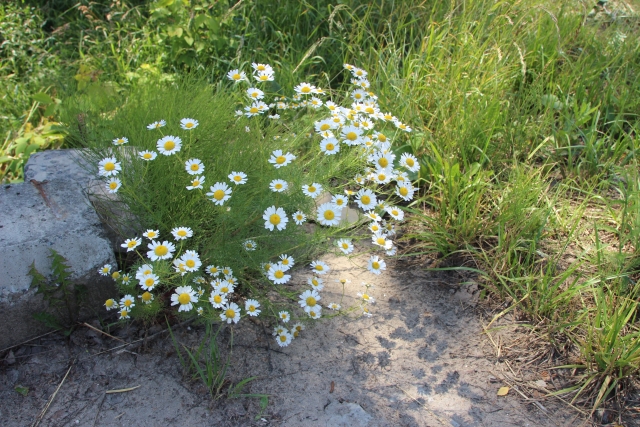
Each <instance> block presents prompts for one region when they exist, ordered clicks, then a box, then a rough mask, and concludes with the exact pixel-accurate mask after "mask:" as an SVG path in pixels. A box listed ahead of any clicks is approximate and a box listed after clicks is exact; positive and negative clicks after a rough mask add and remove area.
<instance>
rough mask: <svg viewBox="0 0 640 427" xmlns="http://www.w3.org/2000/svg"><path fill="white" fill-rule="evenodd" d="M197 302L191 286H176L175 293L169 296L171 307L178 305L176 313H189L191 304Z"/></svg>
mask: <svg viewBox="0 0 640 427" xmlns="http://www.w3.org/2000/svg"><path fill="white" fill-rule="evenodd" d="M195 302H198V297H197V296H196V292H195V291H194V290H193V288H192V287H191V286H178V287H177V288H176V291H175V293H173V294H171V305H172V306H174V305H178V304H180V307H178V311H179V312H180V311H190V310H191V309H192V308H193V303H195Z"/></svg>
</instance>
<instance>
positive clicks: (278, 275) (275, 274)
mask: <svg viewBox="0 0 640 427" xmlns="http://www.w3.org/2000/svg"><path fill="white" fill-rule="evenodd" d="M273 275H274V277H275V278H276V279H282V278H283V277H284V272H283V271H282V270H278V271H276V272H275V273H273Z"/></svg>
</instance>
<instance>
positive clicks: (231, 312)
mask: <svg viewBox="0 0 640 427" xmlns="http://www.w3.org/2000/svg"><path fill="white" fill-rule="evenodd" d="M224 315H225V316H227V319H233V318H234V317H236V312H235V310H234V309H232V308H228V309H227V310H226V311H225V312H224Z"/></svg>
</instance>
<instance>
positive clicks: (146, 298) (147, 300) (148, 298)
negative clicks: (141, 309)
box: [140, 291, 154, 304]
mask: <svg viewBox="0 0 640 427" xmlns="http://www.w3.org/2000/svg"><path fill="white" fill-rule="evenodd" d="M140 299H141V300H142V303H143V304H151V303H152V302H153V299H154V298H153V294H152V293H151V292H149V291H145V292H143V293H142V295H140Z"/></svg>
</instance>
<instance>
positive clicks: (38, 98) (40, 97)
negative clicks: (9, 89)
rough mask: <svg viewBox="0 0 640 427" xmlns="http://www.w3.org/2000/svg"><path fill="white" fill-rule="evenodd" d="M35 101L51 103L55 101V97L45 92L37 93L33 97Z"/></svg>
mask: <svg viewBox="0 0 640 427" xmlns="http://www.w3.org/2000/svg"><path fill="white" fill-rule="evenodd" d="M31 98H32V99H33V100H34V101H36V102H39V103H41V104H51V103H52V102H53V98H51V97H50V96H49V95H47V94H46V93H44V92H40V93H36V94H35V95H33V96H32V97H31Z"/></svg>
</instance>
